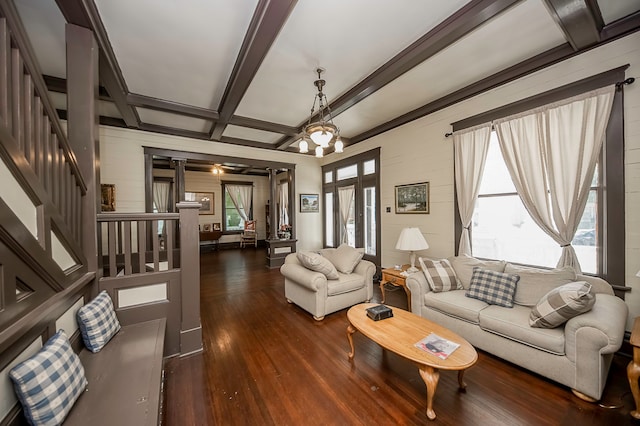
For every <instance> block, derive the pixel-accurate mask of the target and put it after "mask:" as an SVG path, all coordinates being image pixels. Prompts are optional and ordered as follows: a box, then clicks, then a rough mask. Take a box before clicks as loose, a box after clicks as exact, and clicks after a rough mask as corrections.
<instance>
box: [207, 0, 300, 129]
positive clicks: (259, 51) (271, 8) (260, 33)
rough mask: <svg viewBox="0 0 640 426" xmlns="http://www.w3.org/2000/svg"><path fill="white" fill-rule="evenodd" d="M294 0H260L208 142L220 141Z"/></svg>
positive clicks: (294, 3)
mask: <svg viewBox="0 0 640 426" xmlns="http://www.w3.org/2000/svg"><path fill="white" fill-rule="evenodd" d="M296 3H297V0H260V1H259V3H258V6H257V7H256V11H255V13H254V14H253V18H252V19H251V23H250V24H249V29H248V30H247V33H246V34H245V37H244V40H243V42H242V47H241V48H240V53H239V54H238V57H237V59H236V63H235V65H234V66H233V71H232V72H231V77H230V78H229V81H228V83H227V87H226V88H225V91H224V94H223V95H222V100H221V102H220V106H218V111H219V113H220V121H218V122H217V123H216V124H215V125H214V126H213V127H212V128H211V139H215V140H220V138H221V137H222V134H223V133H224V129H225V128H226V126H227V123H228V122H229V120H230V119H231V117H232V116H233V115H234V114H235V112H236V109H237V108H238V105H239V104H240V101H241V100H242V97H243V96H244V94H245V93H246V91H247V89H248V88H249V85H250V84H251V81H252V80H253V77H254V76H255V74H256V72H257V71H258V68H259V67H260V64H262V61H263V60H264V58H265V57H266V55H267V53H268V52H269V49H270V48H271V45H272V44H273V42H274V41H275V39H276V38H277V37H278V34H279V33H280V30H281V29H282V27H283V26H284V24H285V22H286V21H287V18H288V17H289V14H290V13H291V11H292V10H293V8H294V6H295V5H296Z"/></svg>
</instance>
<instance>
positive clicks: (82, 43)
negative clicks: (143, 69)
mask: <svg viewBox="0 0 640 426" xmlns="http://www.w3.org/2000/svg"><path fill="white" fill-rule="evenodd" d="M66 40H67V118H68V120H67V134H68V137H69V145H70V146H71V149H72V150H73V152H74V153H75V155H76V158H77V161H78V168H79V169H80V173H81V174H82V176H83V177H84V179H85V182H86V185H87V193H86V195H85V196H84V197H83V198H82V203H81V206H82V217H81V223H82V225H81V226H82V228H81V232H82V235H81V237H80V241H81V242H82V250H83V252H84V255H85V257H86V258H87V267H88V270H89V271H96V270H97V269H98V242H97V235H98V233H97V218H96V215H97V213H98V212H99V211H100V204H101V203H100V200H101V198H100V197H101V192H100V166H99V164H100V140H99V132H98V122H99V121H98V108H97V105H96V100H97V99H98V81H99V80H98V46H97V44H96V41H95V39H94V37H93V33H92V32H91V31H90V30H88V29H86V28H82V27H79V26H77V25H71V24H67V25H66Z"/></svg>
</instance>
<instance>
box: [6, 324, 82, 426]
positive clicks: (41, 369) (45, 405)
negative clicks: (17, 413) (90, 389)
mask: <svg viewBox="0 0 640 426" xmlns="http://www.w3.org/2000/svg"><path fill="white" fill-rule="evenodd" d="M9 376H10V377H11V380H12V381H13V383H14V389H15V391H16V395H17V396H18V399H19V400H20V403H21V404H22V407H23V409H24V415H25V417H26V418H27V420H28V421H29V423H30V424H32V425H59V424H62V421H63V420H64V418H65V417H66V416H67V414H69V411H71V408H72V407H73V404H74V403H75V402H76V400H77V399H78V397H79V396H80V395H81V394H82V392H83V391H84V390H85V388H86V387H87V379H86V377H85V374H84V368H83V367H82V364H81V363H80V358H79V357H78V355H76V354H75V352H73V349H71V344H70V343H69V339H68V337H67V335H66V333H65V332H64V330H60V331H58V332H57V333H56V334H54V335H53V336H51V338H50V339H49V340H47V342H46V343H45V344H44V346H43V347H42V349H40V351H38V352H37V353H36V354H35V355H34V356H32V357H31V358H28V359H26V360H25V361H22V362H21V363H19V364H17V365H16V366H15V367H13V368H12V369H11V371H10V372H9Z"/></svg>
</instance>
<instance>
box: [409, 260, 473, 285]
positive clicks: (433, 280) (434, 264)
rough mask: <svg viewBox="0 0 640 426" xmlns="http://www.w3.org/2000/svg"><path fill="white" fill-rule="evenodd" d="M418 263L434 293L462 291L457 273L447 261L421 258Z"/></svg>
mask: <svg viewBox="0 0 640 426" xmlns="http://www.w3.org/2000/svg"><path fill="white" fill-rule="evenodd" d="M418 262H420V267H421V268H422V272H424V276H425V278H426V279H427V282H428V283H429V287H431V291H433V292H434V293H439V292H441V291H450V290H461V289H462V285H461V284H460V281H459V280H458V278H457V277H456V272H455V271H454V270H453V267H452V266H451V263H449V261H448V260H447V259H442V260H430V259H423V258H421V257H419V258H418Z"/></svg>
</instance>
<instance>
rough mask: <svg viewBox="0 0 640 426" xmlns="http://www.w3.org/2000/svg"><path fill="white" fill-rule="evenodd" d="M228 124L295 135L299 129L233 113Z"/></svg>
mask: <svg viewBox="0 0 640 426" xmlns="http://www.w3.org/2000/svg"><path fill="white" fill-rule="evenodd" d="M228 124H233V125H235V126H242V127H250V128H252V129H258V130H264V131H266V132H272V133H282V134H284V135H289V136H293V135H297V134H298V133H299V132H300V131H299V129H298V128H297V127H291V126H285V125H284V124H278V123H272V122H270V121H262V120H256V119H255V118H249V117H241V116H239V115H234V116H233V117H231V119H230V120H229V123H228Z"/></svg>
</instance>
